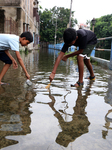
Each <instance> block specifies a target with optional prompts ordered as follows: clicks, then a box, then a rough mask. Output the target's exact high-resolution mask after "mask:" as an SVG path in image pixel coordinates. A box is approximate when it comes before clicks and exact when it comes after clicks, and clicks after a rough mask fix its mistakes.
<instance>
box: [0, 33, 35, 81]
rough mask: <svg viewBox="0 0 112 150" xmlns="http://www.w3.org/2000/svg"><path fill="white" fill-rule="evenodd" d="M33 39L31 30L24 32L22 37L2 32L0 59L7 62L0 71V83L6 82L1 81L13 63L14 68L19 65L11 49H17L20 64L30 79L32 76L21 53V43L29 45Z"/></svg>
mask: <svg viewBox="0 0 112 150" xmlns="http://www.w3.org/2000/svg"><path fill="white" fill-rule="evenodd" d="M32 41H33V36H32V34H31V33H30V32H23V33H22V34H21V35H20V37H19V36H17V35H14V34H0V60H1V61H3V62H4V63H5V65H4V66H3V68H2V71H1V73H0V84H4V83H3V82H1V80H2V78H3V76H4V75H5V73H6V72H7V70H8V69H9V67H10V66H11V64H13V68H14V69H17V67H18V65H17V62H16V60H15V59H14V58H13V57H12V56H11V54H10V53H9V49H11V50H13V51H15V53H16V57H17V59H18V61H19V64H20V65H21V67H22V68H23V71H24V72H25V75H26V77H27V78H28V79H29V78H30V75H29V74H28V72H27V70H26V68H25V66H24V63H23V60H22V58H21V56H20V53H19V43H20V44H21V46H27V45H28V44H29V43H31V42H32Z"/></svg>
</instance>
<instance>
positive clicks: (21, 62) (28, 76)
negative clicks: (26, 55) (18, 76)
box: [16, 51, 30, 79]
mask: <svg viewBox="0 0 112 150" xmlns="http://www.w3.org/2000/svg"><path fill="white" fill-rule="evenodd" d="M16 56H17V59H18V61H19V64H20V65H21V67H22V68H23V70H24V72H25V75H26V77H27V78H28V79H29V78H30V75H29V74H28V72H27V70H26V68H25V65H24V63H23V60H22V58H21V55H20V53H19V52H18V51H16Z"/></svg>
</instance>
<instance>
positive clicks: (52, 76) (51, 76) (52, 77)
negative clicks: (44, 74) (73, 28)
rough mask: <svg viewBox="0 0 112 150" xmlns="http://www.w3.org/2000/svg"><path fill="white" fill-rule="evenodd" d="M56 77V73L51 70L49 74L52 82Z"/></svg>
mask: <svg viewBox="0 0 112 150" xmlns="http://www.w3.org/2000/svg"><path fill="white" fill-rule="evenodd" d="M54 77H55V73H53V72H51V74H50V76H49V79H50V82H52V80H53V79H54Z"/></svg>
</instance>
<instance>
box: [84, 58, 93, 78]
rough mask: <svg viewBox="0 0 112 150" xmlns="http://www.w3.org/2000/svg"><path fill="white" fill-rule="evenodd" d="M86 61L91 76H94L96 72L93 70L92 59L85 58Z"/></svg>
mask: <svg viewBox="0 0 112 150" xmlns="http://www.w3.org/2000/svg"><path fill="white" fill-rule="evenodd" d="M84 63H85V65H86V67H87V69H88V70H89V72H90V76H91V77H94V72H93V68H92V65H91V62H90V59H84Z"/></svg>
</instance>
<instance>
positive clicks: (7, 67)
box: [0, 64, 11, 84]
mask: <svg viewBox="0 0 112 150" xmlns="http://www.w3.org/2000/svg"><path fill="white" fill-rule="evenodd" d="M10 66H11V64H5V65H4V67H3V68H2V71H1V73H0V84H1V83H2V82H1V80H2V78H3V77H4V75H5V74H6V72H7V70H8V69H9V67H10Z"/></svg>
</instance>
